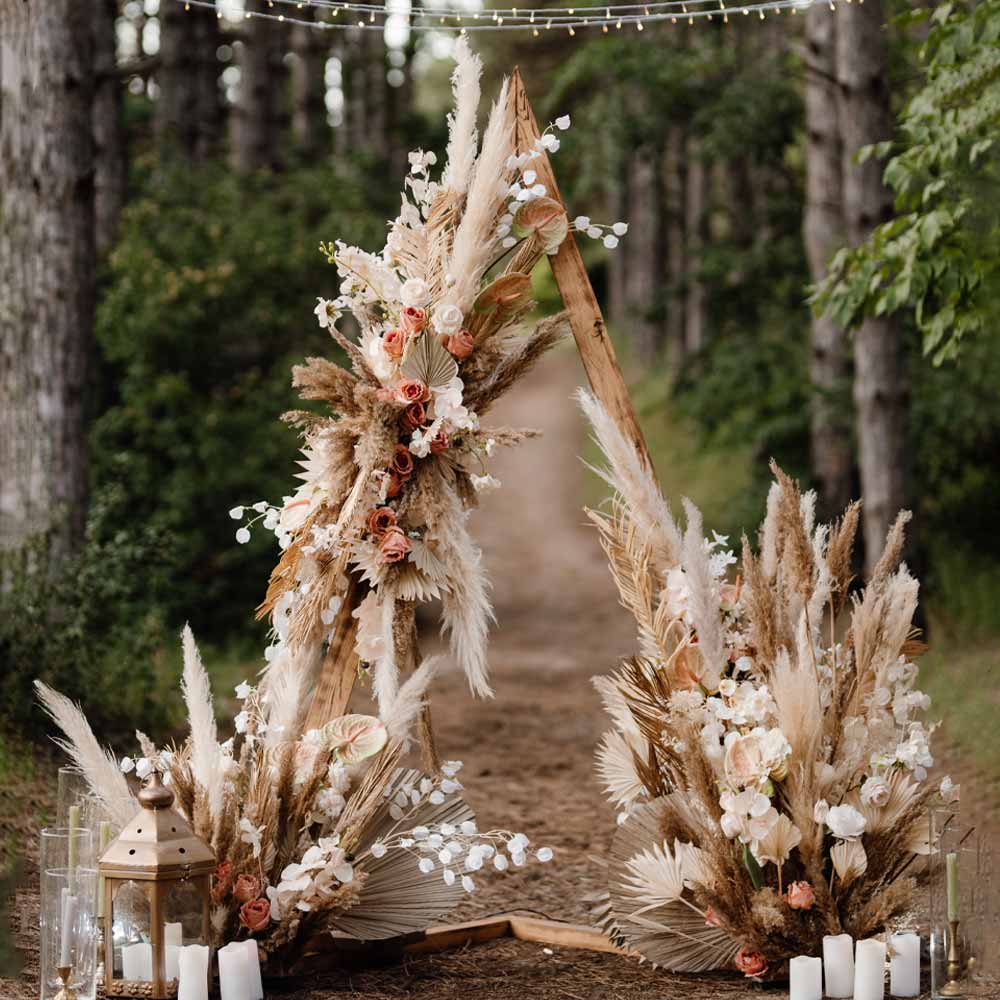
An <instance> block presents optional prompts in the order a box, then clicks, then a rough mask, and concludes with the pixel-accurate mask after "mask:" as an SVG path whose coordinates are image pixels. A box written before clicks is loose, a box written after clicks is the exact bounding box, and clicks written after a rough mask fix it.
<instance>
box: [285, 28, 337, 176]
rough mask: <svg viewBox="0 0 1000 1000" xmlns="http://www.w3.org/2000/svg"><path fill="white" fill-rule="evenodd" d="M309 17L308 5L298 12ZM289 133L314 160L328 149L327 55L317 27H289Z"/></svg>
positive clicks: (301, 152)
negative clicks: (290, 125)
mask: <svg viewBox="0 0 1000 1000" xmlns="http://www.w3.org/2000/svg"><path fill="white" fill-rule="evenodd" d="M301 13H302V14H304V15H308V16H309V17H310V18H312V17H315V13H314V12H313V11H311V10H309V9H308V8H307V9H306V10H304V11H302V12H301ZM292 52H293V53H294V55H295V59H294V62H293V63H292V134H293V136H294V137H295V145H296V148H297V149H298V151H299V155H300V156H301V157H302V159H303V160H305V162H306V163H315V162H317V161H318V160H321V159H323V158H325V157H326V156H328V155H329V153H330V152H331V136H330V129H329V126H328V125H327V120H326V59H327V55H328V48H327V44H326V40H325V38H324V34H323V32H322V31H320V30H319V29H317V28H307V27H305V26H304V25H297V26H296V27H295V28H294V29H293V31H292Z"/></svg>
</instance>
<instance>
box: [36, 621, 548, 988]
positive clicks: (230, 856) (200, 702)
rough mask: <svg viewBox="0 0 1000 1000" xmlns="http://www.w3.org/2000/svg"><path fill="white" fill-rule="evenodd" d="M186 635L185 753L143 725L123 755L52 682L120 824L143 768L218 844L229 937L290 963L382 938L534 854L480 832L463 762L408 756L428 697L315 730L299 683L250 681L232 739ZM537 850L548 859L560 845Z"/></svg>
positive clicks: (217, 901) (270, 961) (219, 933)
mask: <svg viewBox="0 0 1000 1000" xmlns="http://www.w3.org/2000/svg"><path fill="white" fill-rule="evenodd" d="M183 645H184V674H183V684H182V689H183V694H184V700H185V703H186V706H187V711H188V721H189V725H190V737H189V738H188V739H187V741H186V742H185V743H184V745H183V746H182V747H180V748H172V749H158V748H157V747H155V746H154V745H153V743H152V742H151V741H150V740H149V738H148V737H146V736H145V735H144V734H142V733H137V734H136V735H137V738H138V742H139V753H138V754H137V755H136V756H134V757H124V758H121V759H120V760H119V759H117V758H116V757H115V755H114V754H112V753H111V752H110V751H108V750H105V749H103V748H102V747H101V746H100V745H99V744H98V741H97V739H96V737H95V736H94V734H93V732H92V731H91V729H90V726H89V725H88V723H87V721H86V719H85V717H84V716H83V714H82V712H81V711H80V709H79V708H78V707H77V706H75V705H74V704H73V703H72V702H70V701H69V700H68V699H67V698H65V697H63V696H62V695H60V694H58V693H57V692H55V691H53V690H52V689H50V688H47V687H45V686H44V685H43V684H41V683H38V685H37V686H38V690H39V695H40V697H41V700H42V702H43V704H44V705H45V707H46V709H47V710H48V711H49V713H50V714H51V716H52V717H53V719H54V720H55V721H56V722H57V723H58V725H59V726H60V727H61V729H62V730H63V732H64V734H65V738H64V739H62V740H61V741H60V742H61V745H62V746H63V747H64V748H65V749H66V750H67V752H68V753H69V754H70V756H71V758H72V760H73V762H74V764H75V765H76V766H77V767H78V768H79V769H80V771H81V772H82V773H83V775H84V776H85V777H86V778H87V780H88V782H89V784H90V787H91V789H92V790H93V791H94V792H95V793H96V794H97V795H98V796H99V797H100V799H101V800H102V801H103V803H104V804H105V806H106V807H107V809H108V811H109V813H110V815H111V816H112V818H113V820H114V822H115V823H116V824H117V825H118V826H119V827H122V826H124V825H125V824H126V823H127V822H128V821H129V820H131V819H132V817H133V816H134V814H135V813H136V812H137V810H138V808H139V806H138V802H137V801H136V800H135V799H134V798H133V794H132V790H131V787H130V784H129V780H128V777H127V776H128V775H133V776H134V777H138V778H140V779H141V778H145V777H146V776H148V775H149V774H151V773H152V772H153V770H154V769H155V770H157V771H159V772H160V773H161V774H162V775H163V776H164V780H165V781H166V782H167V783H168V784H169V785H170V786H171V788H172V789H173V791H174V794H175V796H176V801H177V805H178V808H180V810H181V811H182V812H183V813H184V815H185V816H187V818H188V819H189V820H190V821H191V823H192V826H193V828H194V830H195V832H196V833H197V834H198V835H200V836H201V837H202V838H204V839H205V840H206V841H207V842H208V843H210V844H211V845H212V847H213V849H214V851H215V854H216V858H217V859H219V865H218V869H217V871H216V875H215V878H214V880H213V888H212V909H211V926H212V932H213V937H214V943H215V944H216V945H222V944H224V943H226V942H229V941H234V940H240V939H244V938H253V939H254V940H256V941H257V943H258V947H259V949H260V951H261V953H262V957H263V958H264V959H265V961H266V964H267V967H268V970H269V971H270V972H272V973H279V972H282V971H284V970H287V969H289V968H291V967H293V966H294V963H295V961H296V959H297V958H299V957H301V955H302V954H303V950H304V949H305V948H306V946H307V945H308V946H309V947H310V948H315V947H316V941H317V939H318V938H320V937H321V936H324V935H330V934H333V935H337V936H347V937H352V938H358V939H362V940H377V939H383V938H388V937H393V936H396V935H399V934H406V933H409V932H412V931H417V930H421V929H423V928H425V927H426V926H428V924H430V923H431V922H433V921H434V920H436V919H438V918H439V917H441V916H442V915H443V914H445V913H447V912H448V911H449V910H450V909H452V908H453V907H454V906H455V905H456V903H457V902H459V900H460V899H462V898H463V896H464V895H465V894H466V893H471V892H473V891H474V889H475V879H476V878H477V877H479V874H480V873H482V872H483V871H485V870H494V871H498V872H502V871H505V870H507V869H508V868H511V867H519V866H521V865H524V864H526V863H527V861H528V859H529V843H528V839H527V838H526V837H525V836H524V835H523V834H520V833H513V832H510V831H506V830H491V831H482V832H481V831H480V830H479V829H478V828H477V826H476V823H475V820H474V817H473V814H472V812H471V810H470V809H469V808H468V806H467V805H466V804H465V802H463V800H462V799H461V798H460V797H459V795H458V793H459V792H460V791H461V790H462V784H461V782H460V781H459V778H458V775H459V772H460V770H461V767H462V765H461V762H460V761H446V762H444V763H443V764H442V767H441V772H440V774H436V775H434V776H432V777H429V776H426V775H423V774H421V773H420V772H418V771H415V770H409V769H405V768H401V767H400V766H399V761H400V757H401V754H402V751H403V745H404V744H403V740H404V739H405V734H406V731H407V729H408V728H409V727H410V726H411V725H412V723H413V721H414V719H415V717H416V714H417V712H418V710H419V708H420V704H421V702H420V700H419V699H409V701H408V707H407V708H406V709H405V710H404V709H403V708H402V707H401V706H398V705H397V707H396V710H395V714H394V717H393V719H392V723H391V725H387V724H386V723H385V722H383V721H382V720H380V719H376V718H373V717H371V716H365V715H345V716H341V717H340V718H336V719H334V720H332V721H331V722H329V723H328V724H327V725H325V726H323V727H322V729H313V730H308V731H303V729H302V723H301V720H302V718H303V714H304V713H303V711H302V709H303V704H302V694H303V692H302V689H301V688H300V687H299V686H297V685H296V684H294V683H287V681H281V680H277V679H272V680H271V682H270V683H268V684H267V685H266V686H265V687H263V688H262V687H252V686H251V685H250V684H248V683H246V682H244V683H243V684H241V685H240V686H239V687H238V688H237V689H236V694H237V698H238V699H240V700H241V702H242V707H241V709H240V711H239V713H238V714H237V716H236V718H235V729H236V735H235V737H233V738H231V739H228V740H224V741H221V742H220V740H219V738H218V733H217V725H216V718H215V713H214V709H213V704H212V695H211V689H210V687H209V680H208V675H207V673H206V671H205V669H204V667H203V666H202V662H201V658H200V656H199V654H198V650H197V648H196V646H195V642H194V637H193V636H192V634H191V631H190V629H185V631H184V636H183ZM394 734H395V735H394ZM133 786H134V782H133ZM532 856H533V857H534V859H536V860H538V861H548V860H550V859H551V857H552V852H551V850H549V849H548V848H541V849H540V850H536V851H534V852H532Z"/></svg>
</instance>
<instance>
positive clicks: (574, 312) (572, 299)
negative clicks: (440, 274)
mask: <svg viewBox="0 0 1000 1000" xmlns="http://www.w3.org/2000/svg"><path fill="white" fill-rule="evenodd" d="M508 115H509V117H510V127H511V128H512V129H513V130H514V133H515V149H516V151H517V152H518V153H526V152H531V151H533V150H536V149H537V148H538V147H537V146H536V142H537V140H538V139H539V138H540V136H541V133H540V132H539V131H538V123H537V122H536V121H535V114H534V112H533V111H532V109H531V102H530V101H529V100H528V95H527V93H526V92H525V89H524V83H523V81H522V80H521V74H520V72H519V70H518V69H517V68H515V69H514V73H513V75H512V77H511V80H510V86H509V90H508ZM532 169H533V170H534V171H535V173H536V174H537V175H538V180H539V182H540V183H542V184H544V185H545V188H546V191H547V192H548V193H549V196H550V197H552V198H554V199H556V200H557V201H558V202H559V203H560V204H561V205H563V208H564V209H565V207H566V206H565V203H564V202H563V200H562V196H561V195H560V194H559V185H558V184H557V183H556V176H555V173H554V171H553V169H552V162H551V160H550V159H549V154H548V152H547V151H546V150H544V149H543V150H542V151H541V156H539V157H537V158H536V159H535V160H534V162H533V163H532ZM548 259H549V263H550V265H551V267H552V275H553V277H554V278H555V280H556V285H557V286H558V287H559V294H560V296H561V297H562V300H563V305H564V307H565V309H566V311H567V313H568V314H569V322H570V326H571V328H572V330H573V338H574V339H575V341H576V346H577V349H578V350H579V352H580V359H581V360H582V361H583V367H584V370H585V371H586V373H587V378H588V380H589V381H590V386H591V388H592V389H593V391H594V395H596V396H597V398H598V399H599V400H600V401H601V403H603V404H604V408H605V409H606V410H607V411H608V413H610V414H611V416H612V417H613V418H614V420H615V422H616V423H617V424H618V426H619V427H620V428H621V430H622V433H623V434H624V435H625V436H626V437H627V438H628V439H629V440H630V441H631V442H632V443H633V444H634V445H635V449H636V451H637V452H638V453H639V456H640V458H641V459H642V461H643V462H644V463H645V464H646V465H647V466H649V468H650V469H652V461H651V459H650V457H649V450H648V449H647V447H646V441H645V439H644V438H643V435H642V430H641V429H640V427H639V421H638V420H637V419H636V415H635V409H634V408H633V406H632V401H631V399H630V398H629V394H628V389H627V388H626V386H625V379H624V378H623V377H622V372H621V368H620V367H619V365H618V360H617V358H616V357H615V350H614V347H613V346H612V344H611V339H610V338H609V337H608V330H607V327H606V326H605V324H604V317H603V316H602V315H601V309H600V306H599V305H598V304H597V297H596V296H595V295H594V289H593V287H592V286H591V284H590V279H589V278H588V277H587V269H586V268H585V267H584V265H583V257H581V256H580V248H579V247H578V246H577V244H576V237H575V236H574V235H573V232H572V231H570V232H569V233H568V234H567V236H566V239H565V240H564V241H563V244H562V246H560V247H559V250H558V252H557V253H555V254H554V255H552V256H550V257H549V258H548ZM352 586H353V585H352ZM352 597H354V591H353V590H352V589H349V590H348V594H347V597H346V598H345V600H344V602H343V604H342V605H341V609H340V613H339V615H338V617H337V620H336V622H335V623H334V629H333V638H332V639H331V641H330V645H329V647H328V649H327V653H326V657H325V658H324V660H323V666H322V667H321V669H320V675H319V678H318V680H317V684H316V690H315V693H314V695H313V700H312V702H311V704H310V707H309V714H308V716H307V719H306V729H312V728H319V727H320V726H322V725H323V724H324V723H326V722H328V721H329V720H330V719H334V718H336V717H337V716H339V715H343V714H344V712H346V711H347V704H348V702H349V701H350V698H351V692H352V690H353V689H354V682H355V679H356V678H357V672H358V670H357V668H358V658H357V656H356V654H355V652H354V640H355V634H356V631H357V624H358V623H357V619H355V618H353V617H352V612H353V611H354V608H355V605H356V601H355V600H352ZM421 730H422V732H421V737H422V743H423V745H424V748H425V756H427V755H428V748H429V747H430V748H431V749H430V750H429V755H430V756H431V758H432V759H433V756H434V754H433V740H432V738H431V734H430V718H429V715H426V714H425V716H424V717H423V718H422V720H421Z"/></svg>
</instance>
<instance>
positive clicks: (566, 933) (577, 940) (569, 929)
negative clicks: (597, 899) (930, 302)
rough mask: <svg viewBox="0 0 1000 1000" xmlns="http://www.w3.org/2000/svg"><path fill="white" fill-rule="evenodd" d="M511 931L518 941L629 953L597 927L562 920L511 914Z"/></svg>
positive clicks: (622, 953) (613, 952) (619, 953)
mask: <svg viewBox="0 0 1000 1000" xmlns="http://www.w3.org/2000/svg"><path fill="white" fill-rule="evenodd" d="M510 929H511V932H512V934H513V936H514V937H515V938H517V939H518V941H536V942H539V943H540V944H553V945H558V946H559V947H562V948H582V949H584V950H585V951H602V952H609V953H612V954H616V955H627V954H628V951H626V950H625V949H624V948H619V947H618V945H616V944H614V943H613V942H612V941H611V940H609V939H608V938H607V937H605V935H604V934H602V933H601V932H600V931H599V930H598V929H597V928H596V927H588V926H587V925H586V924H568V923H563V922H562V921H560V920H545V919H544V918H542V917H527V916H519V915H517V914H511V917H510Z"/></svg>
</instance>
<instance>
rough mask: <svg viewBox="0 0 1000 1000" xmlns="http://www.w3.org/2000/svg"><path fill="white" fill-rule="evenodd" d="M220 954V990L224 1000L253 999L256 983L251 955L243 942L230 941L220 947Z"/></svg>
mask: <svg viewBox="0 0 1000 1000" xmlns="http://www.w3.org/2000/svg"><path fill="white" fill-rule="evenodd" d="M256 947H257V946H256V945H254V948H256ZM218 955H219V992H220V993H221V994H222V1000H253V997H254V985H255V984H254V979H253V973H252V971H251V968H250V957H249V955H248V954H247V951H246V949H245V948H244V947H243V942H242V941H232V942H230V943H229V944H227V945H226V946H225V948H220V949H219V951H218Z"/></svg>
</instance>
